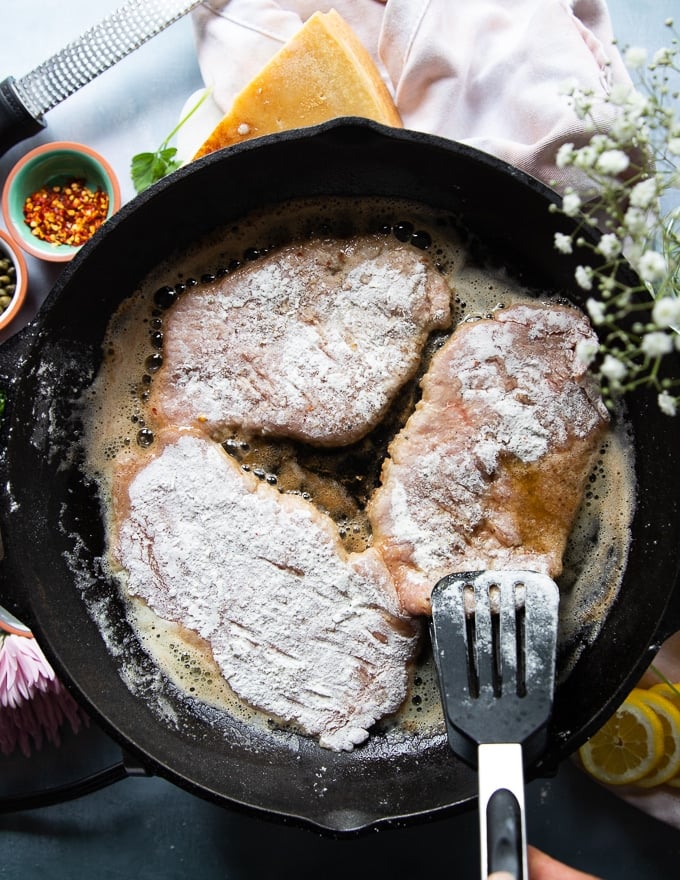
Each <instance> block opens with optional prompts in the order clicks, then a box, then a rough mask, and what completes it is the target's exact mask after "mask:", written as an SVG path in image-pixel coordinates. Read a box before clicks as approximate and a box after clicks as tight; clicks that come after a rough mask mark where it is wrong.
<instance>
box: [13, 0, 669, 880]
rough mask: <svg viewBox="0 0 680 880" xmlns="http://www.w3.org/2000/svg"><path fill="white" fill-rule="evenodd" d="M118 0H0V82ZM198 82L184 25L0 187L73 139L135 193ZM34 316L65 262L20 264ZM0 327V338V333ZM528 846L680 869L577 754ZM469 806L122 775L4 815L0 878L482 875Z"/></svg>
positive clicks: (652, 872)
mask: <svg viewBox="0 0 680 880" xmlns="http://www.w3.org/2000/svg"><path fill="white" fill-rule="evenodd" d="M676 2H677V0H609V8H610V11H611V15H612V18H613V21H614V26H615V32H616V33H617V35H618V38H619V40H620V42H621V43H622V44H634V45H644V46H647V47H648V48H650V49H654V48H658V47H659V46H661V45H664V44H665V43H666V41H667V32H666V30H665V29H664V27H663V22H664V20H665V18H666V17H668V16H670V15H672V14H673V11H674V6H675V5H676ZM118 5H119V3H116V2H113V0H100V2H99V3H97V4H93V3H91V2H87V0H60V2H57V0H32V2H30V3H29V2H26V0H2V18H3V28H2V30H3V46H2V49H1V50H0V78H3V77H5V76H7V75H14V76H21V75H22V74H23V73H25V72H27V71H28V70H29V69H31V68H32V67H34V66H35V65H36V64H38V63H39V62H41V61H42V60H44V59H45V58H46V57H48V56H49V55H50V54H51V53H52V52H54V51H56V50H58V49H59V48H61V47H62V46H63V45H64V44H65V43H66V42H68V41H69V40H71V39H72V38H73V37H75V36H77V35H78V34H79V33H80V32H81V31H82V30H84V29H85V28H86V27H88V26H89V25H91V24H93V23H94V22H95V21H97V20H98V19H99V18H100V17H101V16H103V15H104V14H106V13H107V12H109V11H110V10H112V9H114V8H116V7H117V6H118ZM201 85H202V83H201V79H200V75H199V71H198V67H197V64H196V56H195V50H194V43H193V33H192V29H191V23H190V21H189V19H184V20H182V21H180V22H177V23H176V24H174V25H173V26H172V27H170V28H169V29H168V30H167V31H166V32H164V33H163V34H161V35H159V36H158V37H156V38H155V39H154V40H153V41H151V42H150V43H148V44H147V45H145V46H143V47H142V48H140V49H139V50H138V51H137V52H135V53H134V54H133V55H132V56H130V57H129V58H127V59H125V60H124V61H123V62H121V63H120V64H119V65H117V66H116V67H114V68H113V69H112V70H109V71H107V72H106V73H104V74H103V75H102V76H101V77H99V79H98V80H96V81H95V82H94V83H91V84H90V85H88V86H87V87H85V88H84V89H82V90H81V91H80V92H78V93H77V94H75V95H73V96H72V97H71V98H69V99H68V100H67V101H65V102H64V103H63V104H61V105H60V106H58V107H56V108H55V109H54V110H52V111H51V112H50V113H49V115H48V128H47V129H46V130H45V132H43V133H41V134H40V135H39V136H38V137H36V138H34V139H32V140H31V141H27V142H24V143H23V144H21V145H18V146H17V147H15V148H13V149H12V150H11V151H10V152H9V153H8V154H7V155H6V156H4V157H3V158H2V159H0V182H2V181H4V179H5V177H6V175H7V173H8V171H9V169H10V167H11V165H12V164H13V162H14V161H16V159H17V158H18V157H19V156H20V155H21V154H22V153H23V152H24V151H25V150H27V149H28V148H29V147H31V146H34V145H37V144H38V143H41V142H43V141H47V140H59V139H67V140H78V141H82V142H85V143H88V144H90V145H91V146H93V147H94V148H95V149H98V150H100V151H101V152H102V153H104V155H106V156H107V158H108V159H109V161H110V162H111V163H112V165H113V166H114V168H115V169H116V171H117V173H118V174H119V177H120V180H121V184H122V190H123V199H124V200H125V201H127V200H128V199H130V198H132V196H133V195H134V193H133V189H132V185H131V183H130V178H129V173H128V170H129V164H130V158H131V156H132V154H133V153H135V152H137V151H138V150H141V149H145V148H147V149H148V148H154V147H155V146H156V145H157V144H158V143H159V142H160V141H161V140H162V139H163V137H164V136H165V135H166V134H167V133H168V132H169V131H170V130H171V129H172V128H173V126H174V124H175V122H176V120H177V118H178V114H179V112H180V110H181V107H182V106H183V104H184V101H185V100H186V98H187V97H188V96H189V95H190V94H191V93H192V92H194V91H195V90H196V89H198V88H200V87H201ZM28 263H29V273H30V290H29V297H28V302H27V304H26V307H25V309H24V313H23V315H22V321H28V320H30V318H32V317H33V315H34V314H35V313H36V311H37V310H38V308H39V306H40V304H41V302H42V301H43V299H44V297H45V296H46V294H47V292H48V291H49V289H50V286H51V285H52V283H53V282H54V280H55V279H56V278H57V276H58V274H59V272H60V271H62V269H61V267H59V266H55V265H50V264H46V263H40V262H38V261H36V260H33V259H32V258H29V260H28ZM7 336H8V332H5V333H4V335H3V334H0V342H2V341H4V340H5V339H6V338H7ZM117 757H118V750H117V747H116V746H115V745H114V744H113V743H112V742H111V741H110V740H108V738H107V737H106V736H104V735H103V734H102V733H101V732H100V731H98V730H97V728H96V727H92V728H90V729H89V730H88V731H86V732H85V733H80V734H79V735H77V736H73V735H71V734H66V735H65V738H64V741H63V743H62V745H61V747H60V748H53V747H45V748H43V750H42V752H40V753H38V754H36V755H34V756H33V757H31V758H24V757H23V756H20V755H18V754H15V755H12V756H10V757H8V758H3V757H1V756H0V788H1V789H2V790H4V791H6V790H12V791H23V790H24V789H25V788H28V787H31V786H35V785H39V784H40V782H41V781H49V780H50V778H51V777H52V776H54V775H55V773H56V774H58V775H61V776H63V777H65V778H67V777H69V775H76V774H78V773H80V772H82V771H83V768H84V767H87V766H89V765H91V766H92V768H93V769H94V768H96V767H98V766H102V765H105V764H106V763H108V762H110V761H113V760H115V759H116V758H117ZM527 813H528V820H527V821H528V827H529V837H530V839H531V841H532V842H533V843H534V844H536V845H537V846H540V847H541V848H543V849H545V850H546V851H548V852H550V853H552V854H553V855H555V856H556V857H558V858H560V859H563V860H565V861H567V862H569V863H570V864H572V865H574V866H575V867H579V868H581V869H583V870H587V871H591V872H593V873H595V874H598V875H600V876H602V877H606V878H607V880H615V878H616V880H633V878H635V880H646V878H658V877H663V876H671V875H673V876H674V875H675V874H676V873H677V867H678V864H680V831H677V830H675V829H674V828H671V827H669V826H667V825H665V824H663V823H661V822H659V821H657V820H655V819H653V818H651V817H649V816H648V815H646V814H645V813H642V812H640V811H639V810H637V809H635V808H633V807H631V806H629V805H628V804H626V803H625V802H623V801H622V800H621V799H620V798H618V797H616V796H614V795H612V794H611V793H609V792H608V791H605V790H604V789H602V788H601V787H599V786H598V785H596V784H595V783H593V782H592V781H591V780H590V779H588V778H586V777H585V776H584V775H583V774H582V773H581V772H580V771H579V770H577V769H576V768H575V767H574V766H573V765H572V764H571V763H569V762H567V763H565V764H564V765H563V766H562V767H561V768H560V771H559V773H558V774H557V776H556V777H555V778H552V779H548V780H538V781H535V782H532V783H530V784H529V786H528V787H527ZM476 837H477V820H476V815H475V813H474V811H473V810H469V811H465V812H463V813H461V814H459V815H455V816H451V817H448V818H445V819H439V820H437V821H433V822H430V823H427V824H422V825H417V826H413V827H409V828H404V829H388V830H382V831H380V832H372V833H369V834H367V835H364V836H361V837H358V838H353V839H349V840H333V839H328V838H326V837H321V836H318V835H316V834H315V833H313V832H310V831H308V830H305V829H299V828H293V827H287V826H283V825H280V824H275V823H270V822H266V821H264V820H262V819H260V818H257V817H253V816H251V815H244V814H242V813H237V812H232V811H231V810H227V809H224V808H222V807H219V806H215V805H214V804H211V803H208V802H206V801H203V800H202V799H199V798H197V797H195V796H193V795H191V794H188V793H187V792H185V791H182V790H180V789H178V788H177V787H175V786H173V785H172V784H170V783H168V782H166V781H164V780H163V779H160V778H151V777H148V778H147V777H144V778H129V779H126V780H124V781H122V782H119V783H116V784H115V785H113V786H110V787H108V788H106V789H103V790H101V791H99V792H96V793H93V794H90V795H88V796H86V797H84V798H81V799H79V800H75V801H71V802H69V803H65V804H60V805H56V806H51V807H46V808H41V809H37V810H31V811H28V812H22V813H15V814H11V815H5V816H0V877H7V878H15V877H16V878H19V877H25V878H34V877H50V878H56V880H61V878H64V880H66V878H82V877H86V876H91V877H92V876H93V877H97V878H119V877H120V878H122V877H134V878H140V880H153V878H164V880H172V878H184V877H196V876H198V877H201V878H203V880H211V878H217V877H220V878H234V880H254V878H262V877H264V876H268V875H269V876H274V875H276V876H279V877H283V878H287V877H291V878H292V877H294V878H296V880H306V878H317V877H323V878H326V880H335V878H337V880H340V878H342V880H346V878H347V877H352V878H354V880H363V878H369V877H370V878H374V877H376V876H386V877H394V878H401V877H411V876H418V875H421V874H425V873H426V872H427V873H428V875H429V874H431V873H432V872H433V871H434V870H438V871H439V870H444V871H445V873H446V875H447V876H451V877H460V878H466V877H475V876H477V864H478V862H477V843H476Z"/></svg>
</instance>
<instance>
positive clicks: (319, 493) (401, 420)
mask: <svg viewBox="0 0 680 880" xmlns="http://www.w3.org/2000/svg"><path fill="white" fill-rule="evenodd" d="M377 227H383V228H384V229H387V227H389V230H390V232H389V234H395V235H397V237H400V238H401V240H403V241H404V246H408V247H412V246H416V247H422V246H423V244H427V245H428V246H429V247H428V250H429V251H430V253H431V255H432V256H433V257H434V259H435V261H436V262H437V264H438V266H439V267H440V269H441V271H442V272H444V273H445V274H446V275H447V277H448V279H449V282H450V285H451V288H452V298H453V301H452V306H453V312H454V315H455V320H456V322H457V321H460V320H474V319H475V318H478V317H483V316H486V315H489V314H491V313H492V312H493V310H494V309H496V308H498V307H500V306H503V305H509V304H510V303H513V302H516V301H518V300H522V299H525V298H530V293H529V292H528V291H525V290H523V289H522V288H520V287H518V286H517V285H516V284H515V283H514V282H512V281H511V280H510V278H509V277H506V276H505V275H504V274H502V273H498V272H496V271H487V270H486V269H483V268H479V267H477V266H474V265H472V264H471V263H470V262H469V261H468V259H467V257H466V253H465V250H464V248H463V247H462V246H461V243H460V238H459V236H458V233H457V232H456V230H455V229H454V225H453V224H452V223H450V222H449V221H448V220H447V219H445V218H432V217H431V216H430V215H429V213H427V212H423V211H422V209H420V208H418V207H417V206H413V205H410V204H409V205H406V204H400V203H394V202H374V201H372V202H356V201H354V200H351V201H344V200H337V202H336V203H331V204H328V203H327V204H324V205H323V206H319V205H318V204H316V203H313V202H310V203H304V204H298V205H295V206H293V207H292V208H288V209H284V208H281V209H280V212H279V213H278V214H277V213H274V214H271V213H267V214H266V215H262V216H253V217H252V218H248V220H247V221H244V222H243V223H240V224H238V225H237V226H232V227H230V228H229V229H226V230H221V231H220V232H219V234H216V236H215V238H214V239H213V240H212V241H210V242H207V243H205V244H203V245H202V246H201V247H200V248H197V249H196V250H195V251H192V252H189V253H184V254H181V255H178V256H176V257H174V258H172V259H171V260H169V261H168V263H167V264H166V265H164V266H161V267H159V269H158V270H157V271H156V272H154V273H152V275H151V276H150V277H149V278H148V279H146V281H145V282H144V284H143V285H142V287H141V288H140V289H139V290H138V291H137V292H135V294H134V296H132V297H130V299H129V300H127V301H126V303H125V304H124V305H123V307H122V308H121V309H120V310H119V312H118V314H117V315H115V316H114V319H113V320H112V322H111V325H110V329H109V333H108V335H107V339H106V344H105V358H104V363H103V367H102V370H101V372H100V375H99V377H98V379H97V381H96V382H95V384H94V386H93V389H92V391H91V393H90V395H89V398H88V400H87V402H86V409H87V412H88V419H87V438H88V439H87V458H88V465H89V470H90V472H91V474H92V475H93V476H94V477H95V478H96V479H97V481H98V482H99V484H100V486H101V492H102V496H103V499H104V501H105V502H106V500H107V499H108V497H109V495H110V485H111V467H112V464H113V463H114V461H115V459H116V456H118V455H119V454H120V453H121V451H123V450H125V449H130V448H135V447H142V448H145V447H146V448H148V449H149V450H150V452H151V453H152V452H153V436H154V429H155V427H156V426H155V421H154V414H153V412H149V410H148V407H147V406H146V401H147V398H148V391H149V388H150V385H151V383H152V382H153V377H154V374H155V373H156V372H157V370H158V369H159V368H160V367H161V366H162V334H163V312H164V308H165V307H166V306H167V303H162V307H159V292H161V298H162V295H163V294H162V292H163V291H165V296H166V298H169V299H170V300H172V299H173V298H174V297H175V296H176V295H181V296H190V295H191V290H192V288H194V287H195V286H196V285H199V284H201V283H202V282H203V281H205V282H212V281H214V279H215V277H216V275H218V274H219V273H221V272H227V271H233V269H234V268H235V267H237V266H238V265H240V264H242V262H243V261H244V260H252V259H259V258H263V257H266V256H267V254H268V253H270V252H271V251H272V250H273V249H274V248H275V246H276V244H278V243H285V242H287V241H290V240H293V239H295V238H296V237H298V238H302V239H304V238H307V237H310V236H314V235H319V234H323V235H346V234H349V233H360V232H365V231H369V230H370V231H374V230H375V229H376V228H377ZM454 324H455V322H454ZM452 329H453V328H452ZM447 336H448V334H447V333H442V332H440V331H437V332H436V333H433V334H432V335H431V337H430V339H429V341H428V343H427V345H426V347H425V351H424V355H423V359H422V363H421V367H420V371H419V374H418V375H417V376H416V377H415V378H414V379H413V380H411V381H410V382H408V383H407V385H406V387H405V388H404V389H403V391H402V393H401V395H400V396H399V398H398V400H397V401H395V403H394V404H393V406H392V407H391V408H390V410H389V412H388V413H387V415H386V416H385V418H384V419H383V421H382V423H381V424H380V425H379V426H378V428H376V429H375V430H374V431H372V432H371V433H370V434H369V435H368V436H367V437H366V438H364V439H363V440H361V441H358V442H357V443H354V444H352V445H350V446H348V447H343V448H337V449H319V448H315V447H312V446H309V445H306V444H304V443H298V442H292V441H289V440H285V439H284V440H278V439H272V438H263V437H253V436H247V435H245V434H240V433H238V432H229V433H227V434H225V435H223V436H215V437H214V438H213V439H214V440H215V441H216V442H219V443H221V444H222V446H223V448H224V450H225V452H227V454H229V455H232V456H233V457H234V458H236V460H238V461H239V462H240V464H241V466H242V467H243V468H244V469H247V470H250V471H251V472H253V473H254V474H255V475H256V476H258V477H259V478H260V479H262V480H265V481H267V482H269V483H271V484H272V485H275V486H276V487H277V488H278V489H279V491H281V492H283V493H297V494H301V495H303V496H304V497H306V498H309V499H310V500H311V501H312V502H313V503H314V504H315V505H317V507H319V509H321V510H323V511H325V512H326V513H327V514H329V516H331V518H332V519H333V520H334V521H335V522H336V524H337V527H338V530H339V534H340V535H341V537H342V539H343V542H344V544H345V547H346V549H347V551H348V552H361V551H362V550H364V549H365V548H366V547H368V546H370V543H371V534H370V527H369V524H368V521H367V518H366V515H365V505H366V501H367V499H368V498H369V497H370V494H371V492H372V491H373V490H374V489H375V487H376V486H377V485H378V481H379V475H380V468H381V464H382V461H383V459H384V457H385V455H386V453H387V448H388V446H389V442H390V440H391V439H392V437H394V435H395V434H396V433H397V432H398V431H399V430H400V429H401V428H402V427H403V425H404V424H405V422H406V420H407V418H408V416H409V414H410V413H411V412H412V411H413V408H414V406H415V404H416V402H417V400H418V395H419V386H418V381H419V376H420V375H422V374H423V372H424V371H426V370H427V366H428V363H429V359H430V358H431V356H432V354H433V353H434V351H436V349H437V348H438V347H439V346H440V345H441V344H442V342H443V341H444V340H445V339H446V338H447ZM617 424H618V425H619V426H618V427H615V428H612V429H611V430H610V432H609V434H608V436H607V439H606V442H605V443H604V444H603V446H602V448H601V450H600V455H599V457H598V460H597V464H596V467H595V469H594V471H593V474H592V476H591V480H590V483H589V488H588V491H587V493H586V497H585V498H584V502H583V504H582V507H581V511H580V514H579V517H578V520H577V523H576V526H575V528H574V529H573V532H572V535H571V537H570V540H569V544H568V549H567V552H566V555H565V560H564V563H565V565H564V572H563V574H562V576H561V577H560V578H559V579H558V580H559V585H560V591H561V606H560V634H559V667H560V669H559V674H560V676H562V677H564V676H566V675H568V672H569V669H570V668H571V667H572V665H573V663H574V662H575V661H576V660H577V659H578V656H579V654H580V652H581V651H582V650H583V648H584V647H585V645H587V644H589V643H590V642H592V640H594V639H595V638H596V637H597V634H598V632H599V627H600V624H601V622H602V620H603V619H604V617H605V616H606V614H607V611H608V609H609V607H610V606H611V603H612V601H613V599H614V598H615V596H616V593H617V591H618V587H619V584H620V582H621V577H622V574H623V571H624V570H625V565H626V560H627V552H628V543H629V526H630V522H631V519H632V514H633V510H634V505H635V479H634V465H633V449H632V442H631V439H630V437H629V436H628V433H627V431H626V429H625V425H623V423H622V422H618V423H617ZM105 506H106V504H105ZM129 613H130V618H131V620H132V622H133V626H134V628H135V630H136V631H137V632H138V634H139V636H140V639H141V641H142V643H143V645H144V647H145V649H146V650H147V651H148V653H149V654H150V655H151V656H152V657H153V658H154V660H155V662H156V663H157V664H158V665H159V667H160V668H161V669H163V670H164V671H165V672H166V673H167V675H168V676H169V677H170V679H171V680H172V681H173V682H174V683H175V684H176V686H177V687H178V688H179V689H180V690H181V691H182V692H183V693H185V694H187V695H188V696H189V697H190V698H191V699H197V700H200V701H203V702H205V703H208V704H210V705H214V706H217V707H218V708H222V709H224V710H225V711H226V712H228V713H230V714H232V715H236V716H238V717H241V718H243V719H244V720H245V721H246V722H248V723H258V724H262V725H269V726H271V725H272V723H275V722H272V719H268V718H266V717H265V716H263V715H261V714H260V713H258V712H257V711H255V710H252V709H251V708H250V707H248V706H246V705H244V704H243V703H242V701H240V700H239V699H238V698H237V697H236V696H235V695H234V694H233V693H232V692H231V690H230V689H229V686H228V685H227V683H226V682H225V681H224V679H223V678H222V676H221V675H220V672H219V670H218V668H217V666H216V664H215V663H214V661H213V659H212V656H211V653H210V649H209V646H208V645H207V644H205V643H204V642H203V641H202V640H201V639H200V638H198V637H197V636H196V635H195V634H193V633H191V632H189V631H187V630H185V629H183V628H182V627H180V626H178V625H177V624H175V623H170V622H167V621H163V620H161V619H159V618H158V617H157V616H156V615H155V614H153V612H151V611H150V609H149V608H147V607H146V606H145V605H144V604H143V603H140V602H138V601H132V602H130V607H129ZM442 724H443V721H442V711H441V703H440V700H439V694H438V688H437V682H436V675H435V672H434V667H433V664H432V660H431V656H430V652H429V645H428V643H427V639H425V640H424V649H423V652H422V656H421V658H420V661H419V662H418V664H417V665H416V667H415V668H414V670H413V675H412V688H411V693H410V695H409V697H408V699H407V700H406V702H405V703H404V705H403V707H402V709H401V710H400V712H399V713H398V715H397V716H396V717H395V718H392V719H388V720H386V721H383V722H381V724H380V725H379V729H380V730H386V729H390V728H395V727H396V728H399V729H401V730H403V731H404V732H405V733H408V732H409V731H414V730H417V731H418V732H419V733H423V732H428V731H430V732H431V731H441V730H442V729H443V728H442Z"/></svg>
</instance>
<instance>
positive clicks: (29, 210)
mask: <svg viewBox="0 0 680 880" xmlns="http://www.w3.org/2000/svg"><path fill="white" fill-rule="evenodd" d="M108 211H109V197H108V195H107V194H106V193H105V192H104V191H103V190H102V189H100V188H97V189H96V190H91V189H89V188H88V187H87V186H85V181H84V180H83V179H80V178H75V177H74V178H73V179H71V180H68V181H67V182H66V183H65V184H63V186H44V187H42V188H41V189H39V190H37V191H36V192H34V193H33V194H32V195H30V196H29V197H28V198H27V199H26V201H25V202H24V222H25V223H26V225H27V226H28V227H29V228H30V230H31V232H32V233H33V235H35V236H36V238H39V239H41V240H42V241H49V242H51V243H52V244H68V245H73V246H74V247H78V246H79V245H81V244H85V242H86V241H87V240H88V238H91V237H92V236H93V235H94V234H95V232H96V231H97V230H98V229H99V227H100V226H101V225H102V223H103V222H104V221H105V220H106V216H107V214H108Z"/></svg>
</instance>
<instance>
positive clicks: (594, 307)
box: [586, 298, 605, 325]
mask: <svg viewBox="0 0 680 880" xmlns="http://www.w3.org/2000/svg"><path fill="white" fill-rule="evenodd" d="M586 308H587V309H588V314H589V315H590V320H591V321H592V322H593V324H596V325H597V324H602V323H603V322H604V319H605V308H604V303H602V302H600V301H599V299H592V298H591V299H589V300H588V301H587V302H586Z"/></svg>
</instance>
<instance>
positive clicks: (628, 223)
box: [623, 207, 647, 238]
mask: <svg viewBox="0 0 680 880" xmlns="http://www.w3.org/2000/svg"><path fill="white" fill-rule="evenodd" d="M623 224H624V226H625V228H626V231H627V232H628V234H629V235H630V236H632V237H633V238H635V237H636V236H639V235H645V234H646V232H647V215H646V214H645V212H644V211H642V210H641V209H640V208H635V207H631V208H628V210H627V211H626V213H625V216H624V218H623Z"/></svg>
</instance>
